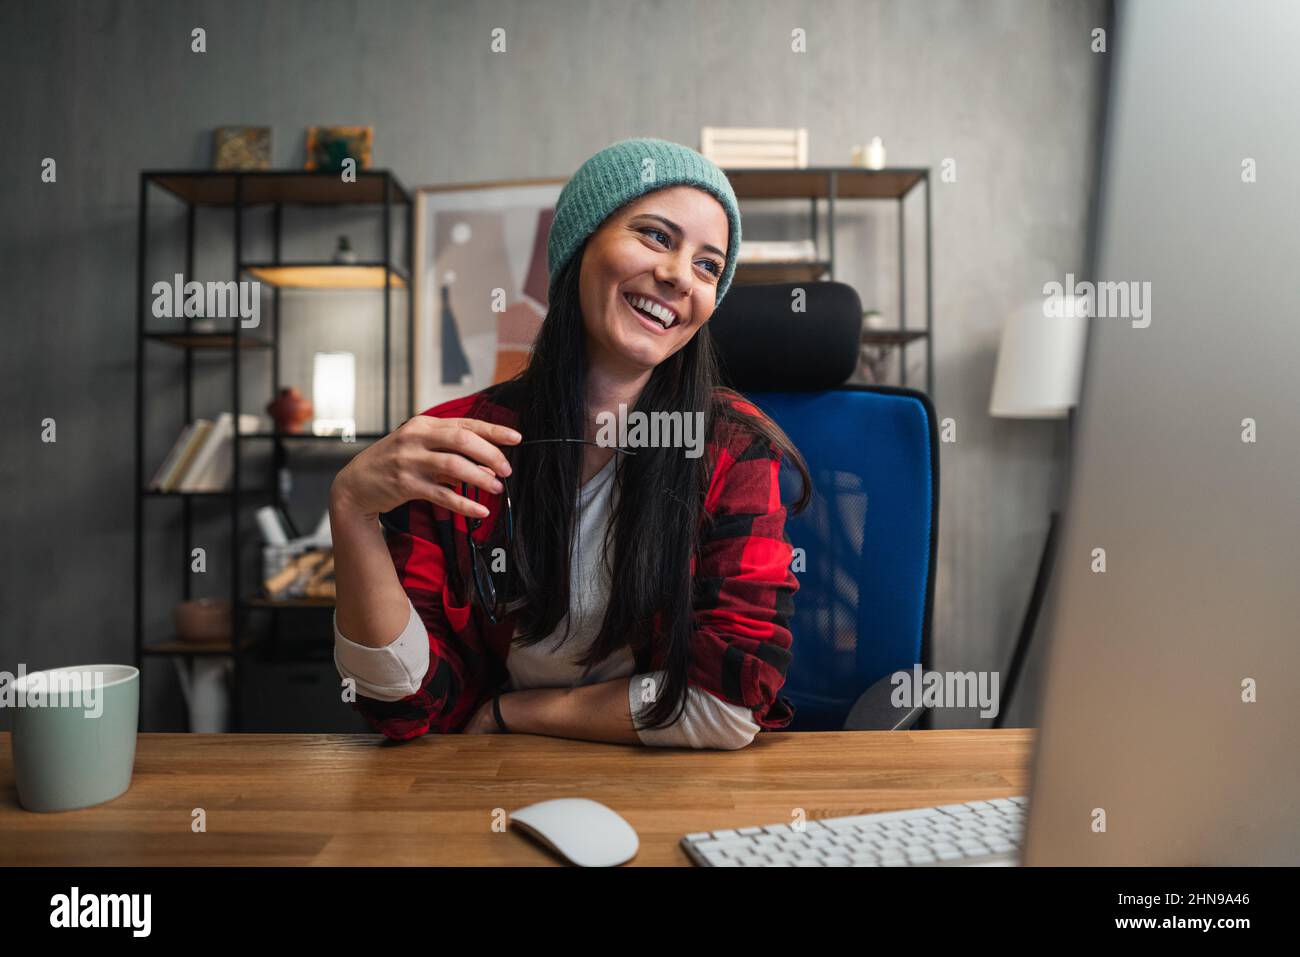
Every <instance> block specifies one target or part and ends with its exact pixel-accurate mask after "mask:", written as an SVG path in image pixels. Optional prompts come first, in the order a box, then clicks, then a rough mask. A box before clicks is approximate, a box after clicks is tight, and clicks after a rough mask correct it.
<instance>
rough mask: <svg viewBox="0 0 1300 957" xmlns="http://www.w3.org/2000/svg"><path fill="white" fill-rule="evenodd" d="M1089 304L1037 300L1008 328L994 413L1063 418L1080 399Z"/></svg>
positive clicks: (993, 399)
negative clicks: (1087, 305)
mask: <svg viewBox="0 0 1300 957" xmlns="http://www.w3.org/2000/svg"><path fill="white" fill-rule="evenodd" d="M1086 308H1087V307H1086V302H1085V301H1084V300H1082V299H1078V298H1076V297H1074V296H1065V297H1062V298H1061V299H1060V300H1058V301H1053V300H1050V299H1049V300H1046V304H1045V301H1044V300H1043V299H1035V300H1034V301H1033V302H1030V303H1027V304H1025V305H1024V306H1023V307H1022V308H1021V309H1019V310H1018V311H1017V312H1016V313H1015V314H1014V315H1012V316H1011V318H1010V319H1008V320H1007V324H1006V325H1005V326H1004V327H1003V329H1002V344H1001V345H1000V346H999V348H998V364H997V371H996V372H995V373H994V375H993V395H992V397H991V398H990V399H989V415H993V416H998V417H1000V418H1014V419H1059V418H1061V417H1063V416H1064V415H1065V414H1066V413H1067V412H1068V411H1069V410H1070V409H1071V408H1073V407H1074V406H1075V405H1077V404H1078V402H1079V380H1080V378H1081V377H1082V375H1083V351H1084V344H1085V341H1086V335H1087V331H1088V316H1087V314H1086V311H1085V310H1086Z"/></svg>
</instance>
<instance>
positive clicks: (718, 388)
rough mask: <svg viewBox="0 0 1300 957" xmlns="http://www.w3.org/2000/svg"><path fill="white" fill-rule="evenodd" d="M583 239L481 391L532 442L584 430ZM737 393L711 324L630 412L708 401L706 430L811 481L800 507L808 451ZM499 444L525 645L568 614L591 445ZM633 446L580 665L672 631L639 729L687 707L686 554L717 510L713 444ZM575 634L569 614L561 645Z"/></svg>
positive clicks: (512, 591)
mask: <svg viewBox="0 0 1300 957" xmlns="http://www.w3.org/2000/svg"><path fill="white" fill-rule="evenodd" d="M585 248H586V244H585V243H584V244H583V246H582V247H581V248H579V249H578V251H577V252H576V253H575V254H574V255H573V257H572V258H571V259H570V260H569V262H568V264H567V265H566V266H565V267H564V268H563V270H562V272H561V273H560V275H559V276H558V277H557V281H556V286H555V290H554V296H553V301H552V302H551V303H550V307H549V309H548V311H547V314H546V318H545V320H544V321H543V322H542V327H541V330H540V331H539V332H538V334H537V338H536V339H535V341H534V342H533V349H532V356H531V358H530V360H529V362H528V365H527V367H526V368H524V369H523V370H522V371H521V372H519V373H518V374H517V375H516V376H515V377H514V378H512V379H510V380H508V381H506V382H503V383H499V384H497V385H494V386H491V387H489V389H487V390H484V394H485V396H490V397H491V398H492V400H493V401H495V402H499V403H501V404H504V405H506V406H508V407H511V408H514V409H515V410H516V412H517V414H518V431H519V432H520V433H522V435H523V437H524V438H525V439H529V438H577V439H582V438H585V437H586V435H585V428H586V423H587V410H586V348H585V341H586V338H585V328H584V325H583V319H582V309H581V306H580V302H579V296H578V288H579V287H578V276H579V270H580V263H581V261H582V255H583V252H584V250H585ZM728 398H732V399H739V398H742V397H741V396H740V395H739V394H738V393H736V392H734V391H733V390H731V389H728V388H725V387H724V386H723V385H722V379H721V374H720V372H719V368H718V362H717V357H716V353H715V352H714V347H713V341H712V339H711V338H710V335H709V327H708V324H707V323H706V324H705V325H704V326H703V327H702V328H701V329H700V330H699V331H698V332H696V333H695V335H694V336H693V337H692V338H691V341H690V342H689V343H687V344H686V345H685V346H683V347H682V348H681V349H679V350H678V351H677V352H676V353H675V354H674V355H673V356H671V357H670V358H669V359H667V360H666V361H664V362H663V363H661V364H660V365H659V366H657V367H656V368H655V370H654V371H653V372H652V373H651V375H650V379H649V381H648V382H647V384H646V386H645V388H644V389H643V390H642V392H641V395H640V396H639V397H638V399H637V402H636V405H635V407H634V408H633V409H630V410H628V411H629V412H633V411H642V412H645V413H647V416H649V415H650V414H651V413H654V412H681V413H684V414H685V415H687V416H691V417H692V419H691V420H692V421H694V416H695V413H696V412H697V411H698V412H703V413H704V425H705V429H704V436H705V437H706V438H707V437H711V436H713V435H714V427H715V422H716V420H717V418H718V417H719V416H721V417H724V418H726V419H728V420H730V421H732V422H736V423H738V424H740V425H743V426H747V427H749V428H751V429H753V430H755V431H757V432H758V433H759V434H760V435H761V436H762V437H763V438H765V439H767V440H768V441H770V442H771V443H773V444H774V445H775V446H776V447H777V448H778V449H779V450H780V451H781V452H782V453H783V454H784V455H785V457H786V458H787V459H788V460H789V461H790V463H791V464H793V465H794V466H795V468H797V469H798V471H799V474H800V476H801V478H802V481H803V488H802V492H801V494H800V496H799V499H798V501H797V502H795V503H794V504H793V505H792V506H791V511H792V513H794V514H797V513H798V512H800V511H802V510H803V509H804V507H805V506H806V505H807V504H808V499H809V497H810V495H811V488H812V481H811V479H810V477H809V474H808V467H807V465H806V464H805V463H804V460H803V456H801V455H800V454H799V451H798V449H796V448H795V447H794V444H793V443H792V442H791V441H790V439H789V438H788V437H787V436H786V435H785V433H784V432H783V431H782V430H781V429H780V427H779V426H777V425H776V423H774V422H772V421H771V420H770V419H768V418H766V417H761V418H755V417H753V416H750V415H748V414H746V413H744V412H742V411H740V410H736V409H732V408H731V407H730V405H729V403H728V401H727V399H728ZM471 414H472V413H471ZM504 448H505V449H506V450H507V452H508V454H509V455H510V456H511V460H512V466H513V468H512V476H519V478H518V479H515V478H513V477H512V479H511V484H512V491H511V504H512V507H513V509H514V526H515V530H514V531H515V534H514V541H515V547H514V549H513V552H514V554H513V555H511V556H509V558H508V560H507V575H506V583H505V584H506V593H507V595H508V596H510V598H511V599H512V600H513V601H519V602H520V604H519V605H518V606H517V611H518V621H519V628H520V634H519V635H518V636H517V637H516V638H514V641H515V642H516V643H518V644H519V645H522V646H529V645H534V644H536V643H538V642H540V641H542V640H544V639H545V638H546V637H547V636H549V635H550V634H551V633H552V632H554V631H555V629H556V628H557V627H558V626H559V623H560V621H561V620H563V619H565V616H566V615H567V614H568V612H569V587H570V581H569V562H570V547H571V545H572V544H573V542H572V539H573V526H574V517H575V516H574V512H575V507H576V504H577V503H576V498H577V490H578V487H579V484H580V478H581V470H582V462H583V452H584V450H585V449H586V448H587V446H585V445H582V444H580V443H576V442H543V443H538V444H535V445H522V446H519V447H518V448H516V449H514V450H510V447H509V446H505V447H504ZM705 448H706V450H707V448H708V445H707V442H706V445H705ZM636 453H637V454H636V455H630V456H629V455H622V454H619V453H615V457H616V458H617V459H618V460H619V461H618V462H617V463H616V466H615V467H616V469H617V473H616V475H615V480H616V481H617V482H618V483H619V493H618V498H617V505H616V507H615V510H614V512H613V514H612V515H611V517H610V522H609V528H608V530H607V532H606V536H605V540H604V541H602V542H601V543H600V547H601V549H602V551H601V560H602V561H605V560H606V558H607V556H608V555H609V547H610V537H611V536H612V537H613V546H614V549H613V555H612V559H613V560H612V561H611V562H610V566H609V567H610V569H611V576H612V577H611V582H610V600H609V605H608V607H607V609H606V612H605V618H604V622H603V623H602V625H601V629H600V632H599V633H598V635H597V636H596V639H595V640H594V642H593V643H592V645H591V648H590V650H589V651H588V652H587V653H586V654H585V655H584V656H583V657H582V658H581V659H580V660H578V663H579V664H580V665H582V666H583V667H584V668H585V669H586V670H587V671H590V669H591V668H592V667H594V666H595V665H596V664H598V663H599V662H601V661H603V660H605V659H606V658H607V657H609V655H611V654H613V653H614V652H616V651H618V650H619V649H620V648H623V647H628V648H630V649H632V650H633V652H634V653H635V652H636V651H638V650H640V649H642V648H645V647H646V646H647V645H648V643H649V642H651V641H652V640H655V641H659V642H663V643H664V648H665V651H666V654H665V657H664V668H663V670H664V671H666V673H667V674H666V680H665V686H664V687H662V688H659V689H656V690H657V694H656V700H655V703H654V705H653V707H652V708H651V709H650V710H649V711H648V712H647V714H646V715H645V717H644V721H643V723H642V727H654V728H659V727H664V726H666V725H669V724H672V723H674V722H676V721H677V720H678V718H679V717H680V715H681V711H682V709H683V708H684V707H685V702H686V695H687V687H688V685H687V672H688V670H689V667H690V648H691V635H692V631H693V623H692V615H691V611H692V606H693V597H694V595H693V590H692V580H691V571H690V561H691V556H692V555H696V557H697V561H698V555H697V549H698V546H699V539H700V531H701V529H700V524H701V522H702V521H707V520H708V514H707V513H706V512H705V509H704V501H705V496H706V493H707V492H708V487H709V483H710V477H711V475H712V472H713V468H712V466H713V464H714V463H713V462H712V460H711V458H710V456H709V455H708V454H707V452H706V454H704V455H701V456H698V457H696V458H689V457H687V456H686V455H684V454H682V453H683V450H682V449H680V448H669V447H649V448H647V447H638V448H637V449H636ZM592 544H593V543H578V544H577V547H579V548H584V547H592ZM657 614H661V615H662V620H661V632H662V633H661V635H660V636H658V638H656V636H655V635H654V619H655V616H656V615H657ZM569 633H570V623H569V622H568V621H567V620H566V625H565V632H564V637H563V638H562V639H561V643H563V642H564V641H565V640H567V638H568V636H569Z"/></svg>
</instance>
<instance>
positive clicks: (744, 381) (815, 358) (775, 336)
mask: <svg viewBox="0 0 1300 957" xmlns="http://www.w3.org/2000/svg"><path fill="white" fill-rule="evenodd" d="M796 290H802V291H803V301H802V309H803V311H801V312H796V311H795V308H796V306H797V305H798V304H799V303H798V301H797V300H796V297H795V292H796ZM709 331H710V333H711V334H712V336H713V341H714V343H715V344H716V346H717V352H718V359H719V362H720V364H721V366H722V374H723V379H724V381H725V382H726V384H727V385H729V386H731V388H733V389H735V390H736V391H738V392H758V391H764V392H766V391H771V392H804V391H809V392H811V391H823V390H826V389H834V388H837V387H838V386H841V385H843V384H844V382H845V381H846V380H848V378H849V377H850V376H851V375H853V371H854V369H856V368H857V364H858V355H859V351H860V349H861V341H862V302H861V300H859V299H858V294H857V291H856V290H855V289H854V288H853V287H852V286H848V285H845V284H844V283H842V282H782V283H763V284H758V285H752V284H751V285H744V286H733V287H732V288H731V289H730V290H729V291H728V292H727V296H726V298H725V299H724V300H723V301H722V305H721V306H719V307H718V308H717V310H716V311H715V312H714V313H713V316H712V318H710V319H709Z"/></svg>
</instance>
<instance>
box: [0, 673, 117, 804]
mask: <svg viewBox="0 0 1300 957" xmlns="http://www.w3.org/2000/svg"><path fill="white" fill-rule="evenodd" d="M13 688H14V691H15V693H16V694H15V707H14V720H13V734H12V736H11V738H10V741H11V743H12V745H13V759H14V778H15V782H16V784H17V786H18V802H19V803H20V804H21V805H22V806H23V807H25V808H26V809H27V810H29V811H71V810H74V809H76V808H83V807H90V806H91V805H94V804H102V803H104V802H105V801H111V800H112V799H113V798H115V797H118V796H119V795H121V794H125V793H126V791H127V789H128V788H129V787H130V786H131V772H132V770H133V769H134V768H135V740H136V730H137V728H138V726H139V714H140V671H139V669H137V668H133V667H131V666H130V665H77V666H74V667H67V668H51V669H49V670H47V671H33V672H31V673H30V674H26V675H23V676H21V677H20V678H18V680H16V681H14V683H13Z"/></svg>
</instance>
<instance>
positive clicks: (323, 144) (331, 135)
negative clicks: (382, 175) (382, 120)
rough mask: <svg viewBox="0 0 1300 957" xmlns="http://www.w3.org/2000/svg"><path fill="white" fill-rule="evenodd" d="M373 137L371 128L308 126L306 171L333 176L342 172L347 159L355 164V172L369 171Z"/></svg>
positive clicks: (373, 133)
mask: <svg viewBox="0 0 1300 957" xmlns="http://www.w3.org/2000/svg"><path fill="white" fill-rule="evenodd" d="M374 138H375V130H374V127H371V126H309V127H307V166H306V168H307V169H309V170H321V171H325V172H331V173H337V172H339V171H340V170H342V169H343V161H344V160H345V159H348V158H349V157H351V158H352V159H354V160H356V161H357V169H370V147H371V143H372V142H373V141H374Z"/></svg>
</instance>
